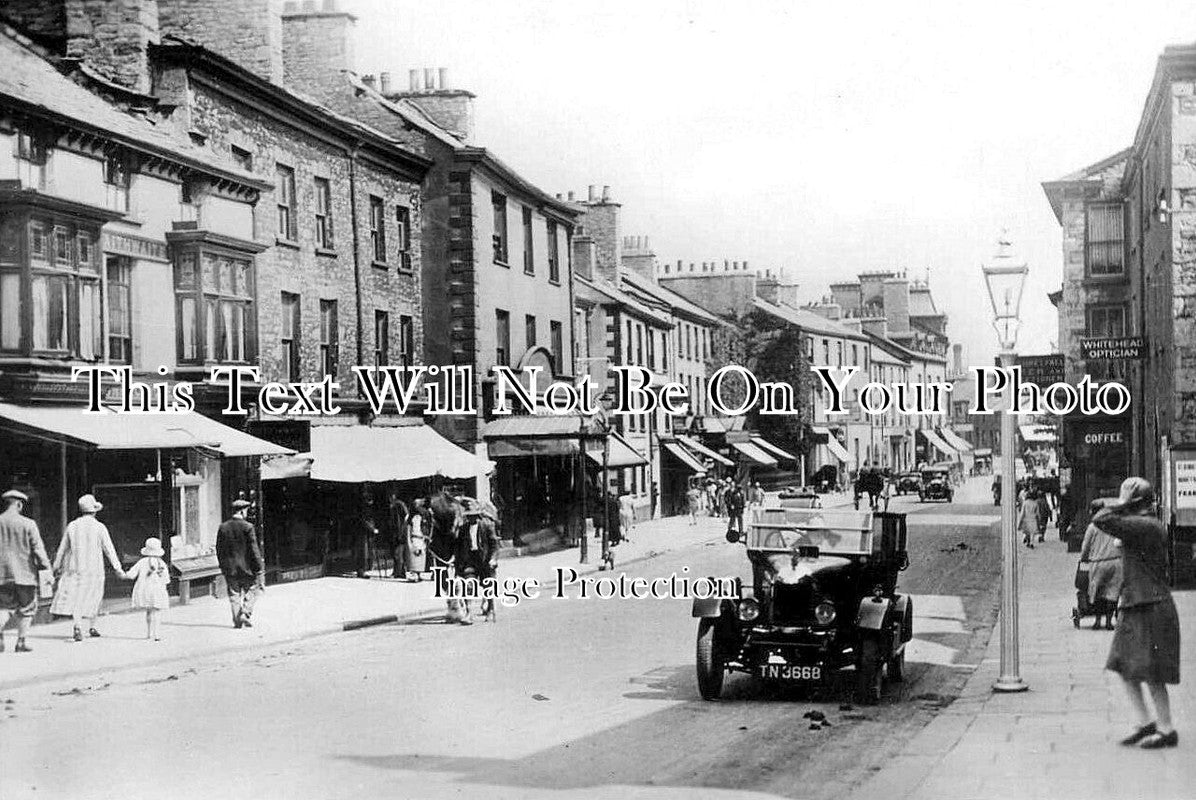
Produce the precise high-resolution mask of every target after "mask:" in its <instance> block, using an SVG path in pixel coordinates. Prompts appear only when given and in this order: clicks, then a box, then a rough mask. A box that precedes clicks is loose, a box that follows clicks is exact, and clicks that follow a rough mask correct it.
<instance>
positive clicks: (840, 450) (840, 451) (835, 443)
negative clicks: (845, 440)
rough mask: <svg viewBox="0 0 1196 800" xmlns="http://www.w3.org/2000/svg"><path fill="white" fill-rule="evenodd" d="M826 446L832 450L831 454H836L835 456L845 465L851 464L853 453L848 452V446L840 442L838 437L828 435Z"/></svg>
mask: <svg viewBox="0 0 1196 800" xmlns="http://www.w3.org/2000/svg"><path fill="white" fill-rule="evenodd" d="M826 446H827V449H829V450H830V451H831V454H832V455H834V457H835V458H837V459H839V461H840V462H842V463H843V465H844V466H850V465H851V454H850V453H848V452H847V448H845V447H844V446H843V445H841V444H839V440H838V439H836V438H835V437H834V436H828V437H827V440H826Z"/></svg>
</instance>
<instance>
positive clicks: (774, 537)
mask: <svg viewBox="0 0 1196 800" xmlns="http://www.w3.org/2000/svg"><path fill="white" fill-rule="evenodd" d="M747 546H748V547H749V548H751V549H755V550H794V549H796V548H798V547H817V548H818V549H819V550H821V551H822V552H825V553H855V554H859V553H871V552H872V515H871V514H870V513H868V512H862V511H850V510H840V509H819V508H809V509H806V508H766V509H759V510H757V511H756V512H754V513H753V515H752V523H751V527H750V528H749V529H748V536H747Z"/></svg>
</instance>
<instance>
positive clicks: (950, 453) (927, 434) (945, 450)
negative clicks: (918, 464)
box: [918, 428, 959, 461]
mask: <svg viewBox="0 0 1196 800" xmlns="http://www.w3.org/2000/svg"><path fill="white" fill-rule="evenodd" d="M918 433H920V434H922V436H923V437H924V438H925V439H926V441H927V442H929V443H930V444H931V446H933V447H934V449H936V450H938V451H939V452H940V453H942V454H943V455H945V456H946V457H947V458H948V459H950V460H954V459H955V457H956V456H958V455H959V454H958V453H956V452H955V449H954V448H952V447H951V445H949V444H947V443H946V442H944V441H943V440H942V439H941V438H940V437H939V435H938V434H937V433H935V432H934V431H932V430H930V429H929V428H923V429H922V430H919V431H918ZM926 460H927V461H929V460H930V459H929V458H927V459H926Z"/></svg>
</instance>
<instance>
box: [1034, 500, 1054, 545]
mask: <svg viewBox="0 0 1196 800" xmlns="http://www.w3.org/2000/svg"><path fill="white" fill-rule="evenodd" d="M1035 494H1036V495H1037V496H1038V509H1037V512H1036V515H1035V517H1034V520H1035V522H1037V523H1038V541H1040V542H1045V541H1046V529H1047V524H1048V523H1050V521H1051V504H1050V502H1049V501H1048V500H1047V495H1046V494H1045V493H1043V492H1040V491H1037V490H1036V491H1035Z"/></svg>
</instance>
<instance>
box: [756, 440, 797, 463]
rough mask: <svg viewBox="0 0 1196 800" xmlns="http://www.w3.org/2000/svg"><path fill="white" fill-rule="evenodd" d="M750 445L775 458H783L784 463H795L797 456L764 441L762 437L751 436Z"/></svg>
mask: <svg viewBox="0 0 1196 800" xmlns="http://www.w3.org/2000/svg"><path fill="white" fill-rule="evenodd" d="M752 444H754V445H756V447H759V448H760V449H761V450H763V451H764V452H766V453H769V454H771V455H774V456H776V457H777V458H783V459H785V460H786V461H797V456H795V455H792V454H790V453H788V452H786V451H784V450H782V449H781V448H779V447H777V446H776V445H775V444H773V443H772V442H770V441H768V440H767V439H765V438H764V437H763V436H753V437H752Z"/></svg>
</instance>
